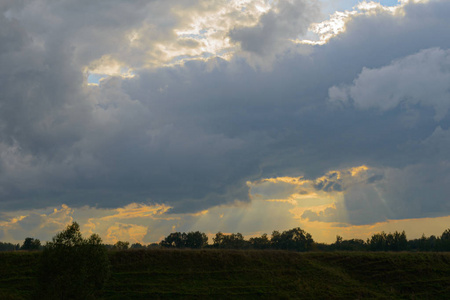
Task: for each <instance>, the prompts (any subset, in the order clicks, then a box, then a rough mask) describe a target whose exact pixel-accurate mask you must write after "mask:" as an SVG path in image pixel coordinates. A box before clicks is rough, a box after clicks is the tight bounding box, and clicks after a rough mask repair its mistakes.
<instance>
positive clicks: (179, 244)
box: [160, 232, 184, 248]
mask: <svg viewBox="0 0 450 300" xmlns="http://www.w3.org/2000/svg"><path fill="white" fill-rule="evenodd" d="M160 244H161V246H162V247H165V248H183V247H184V242H183V234H182V233H181V232H172V233H171V234H169V235H168V236H167V237H166V238H165V239H164V240H162V241H161V243H160Z"/></svg>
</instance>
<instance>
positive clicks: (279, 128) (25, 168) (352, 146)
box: [0, 1, 450, 223]
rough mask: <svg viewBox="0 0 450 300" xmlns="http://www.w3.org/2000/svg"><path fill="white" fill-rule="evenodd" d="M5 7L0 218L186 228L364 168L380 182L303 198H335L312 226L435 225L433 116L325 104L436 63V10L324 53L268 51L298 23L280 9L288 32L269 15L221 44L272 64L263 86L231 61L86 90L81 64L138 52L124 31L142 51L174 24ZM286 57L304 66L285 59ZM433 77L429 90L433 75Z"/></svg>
mask: <svg viewBox="0 0 450 300" xmlns="http://www.w3.org/2000/svg"><path fill="white" fill-rule="evenodd" d="M16 3H18V2H15V1H14V2H9V5H8V4H7V5H6V6H0V9H3V13H1V14H0V24H1V25H2V26H0V28H1V30H0V39H1V43H0V45H1V46H0V77H1V79H2V80H1V81H0V88H1V91H2V93H1V96H0V102H1V104H0V116H1V120H0V129H1V130H0V197H1V202H0V207H1V209H5V210H6V209H9V210H12V209H18V208H24V207H26V208H36V207H45V206H51V205H56V204H59V203H66V204H68V205H69V206H71V207H73V206H81V205H93V206H94V205H98V206H99V207H119V206H123V205H125V204H127V203H130V202H147V201H150V202H159V203H160V202H164V203H167V204H169V205H171V206H173V207H174V211H177V212H196V211H199V210H202V209H206V208H209V207H211V206H214V205H219V204H223V203H231V202H233V201H235V200H240V201H249V199H248V187H247V185H246V181H248V180H257V179H261V178H265V177H276V176H299V175H305V176H306V177H307V178H316V177H320V176H322V175H323V174H325V173H326V172H328V171H329V170H336V169H342V168H347V167H354V166H359V165H363V164H366V165H369V166H371V167H374V168H377V169H378V170H381V171H380V172H379V174H374V176H375V177H371V178H372V179H370V178H368V179H367V178H366V181H362V183H361V184H360V185H358V186H355V187H353V188H352V189H351V190H349V189H348V188H346V187H345V186H344V185H342V183H339V182H333V181H332V180H331V179H330V182H328V183H325V182H324V183H323V186H321V187H319V186H318V187H317V188H319V189H322V190H325V191H329V192H332V191H334V192H339V191H345V192H346V193H348V194H346V196H345V202H344V203H343V204H342V207H337V208H336V209H337V210H339V209H341V211H337V212H336V213H334V214H332V213H331V212H327V213H326V214H327V215H329V216H330V217H329V218H328V219H327V220H330V221H332V220H339V221H341V220H342V218H341V217H339V216H341V215H343V214H342V212H343V211H344V210H348V212H349V213H348V215H349V216H350V217H348V219H347V220H348V221H349V222H351V223H362V222H375V221H378V220H383V219H386V218H407V217H420V216H425V215H426V216H429V215H447V214H448V213H449V212H450V208H449V207H448V205H447V204H446V203H447V199H446V197H445V195H448V193H447V192H448V191H447V186H450V185H448V184H447V183H448V178H449V177H448V171H449V170H450V168H448V166H447V164H446V161H447V160H448V154H447V152H446V151H445V149H448V148H446V147H447V146H448V144H449V143H448V141H449V139H448V132H447V130H448V127H449V125H450V123H449V121H450V117H449V116H448V114H447V113H444V114H443V115H442V116H440V117H439V118H438V119H436V118H435V111H434V109H433V106H429V105H421V103H423V102H421V101H415V102H412V103H408V102H407V101H406V102H404V101H403V102H402V101H400V102H398V104H397V105H395V106H392V107H389V109H384V110H379V109H375V108H374V107H372V108H368V109H361V107H359V106H358V105H357V104H356V102H357V101H353V100H352V101H347V102H345V101H344V102H339V101H330V95H329V90H330V88H332V87H335V88H334V90H335V91H338V92H340V94H339V93H337V94H338V95H341V96H342V95H344V96H345V95H346V91H347V90H348V88H349V87H352V86H358V80H360V79H361V78H363V76H364V75H363V74H365V72H367V70H369V69H373V70H383V69H382V68H383V67H387V66H396V65H395V64H396V63H395V62H396V61H401V59H403V58H405V57H407V56H410V55H417V53H427V52H426V51H441V52H445V53H446V51H448V50H446V49H448V48H449V46H450V36H449V35H450V32H449V31H448V28H449V27H450V21H449V19H448V17H447V16H448V13H449V12H450V4H449V3H446V2H431V3H428V4H411V5H409V6H407V7H406V8H405V10H406V14H405V16H392V15H390V14H387V13H386V14H384V13H380V14H377V15H367V16H358V17H355V18H354V19H353V20H352V21H351V22H350V23H349V24H348V26H347V31H346V32H345V33H343V34H341V35H340V36H338V37H336V38H335V39H332V40H331V41H330V42H329V43H328V44H326V45H324V46H316V47H310V46H303V45H302V46H293V45H291V46H289V47H290V48H289V47H287V46H283V47H282V48H278V47H274V48H271V47H272V46H273V43H275V42H277V41H278V39H281V38H283V39H284V38H286V37H291V35H292V34H293V32H296V34H297V33H302V32H304V30H305V26H307V25H308V23H309V22H310V20H309V19H308V18H306V17H304V16H303V15H302V14H301V12H300V11H297V12H298V14H297V13H295V14H294V12H296V10H289V9H288V8H281V9H280V13H279V14H281V13H288V12H289V14H288V15H289V16H288V17H286V18H287V19H289V20H290V19H292V18H294V19H295V18H298V22H297V23H295V24H296V28H292V27H289V28H287V27H286V26H287V25H286V24H285V25H286V26H284V25H283V26H281V25H280V24H281V23H279V22H281V21H282V20H281V19H283V18H284V17H280V15H277V16H275V15H274V16H272V17H270V18H269V16H268V15H270V14H271V13H269V14H268V15H265V16H263V17H262V18H261V20H260V22H259V23H258V24H257V25H256V27H255V28H251V27H247V28H237V29H234V30H233V31H232V32H231V33H230V36H231V37H232V38H233V39H234V40H236V41H239V42H240V44H241V47H242V48H243V50H245V51H247V52H248V51H253V52H256V53H259V52H261V51H265V50H264V49H269V48H270V49H271V51H273V53H276V54H277V55H276V57H277V59H276V60H274V62H273V65H272V69H271V70H270V71H265V72H259V71H257V70H256V69H255V68H252V67H251V66H249V64H248V63H247V62H246V60H245V58H244V57H246V56H245V55H244V56H240V54H237V55H236V56H235V57H234V58H233V59H232V60H231V61H224V60H221V59H219V58H217V59H211V60H209V61H207V62H203V61H191V62H187V63H185V64H184V65H183V66H173V67H164V68H163V67H161V68H156V69H152V70H146V69H136V71H135V74H136V76H135V77H134V78H128V79H123V78H119V77H112V78H108V79H106V80H104V81H102V82H101V84H100V86H98V87H88V86H87V85H86V81H85V78H84V76H85V74H84V73H83V71H84V68H85V67H86V65H87V64H89V63H90V62H91V61H92V60H94V59H99V58H101V56H102V55H105V54H108V53H116V58H117V59H122V60H123V61H126V62H127V63H128V64H129V65H130V66H136V65H139V61H141V62H142V61H143V57H144V54H145V53H146V52H145V51H144V50H143V48H136V49H135V48H133V49H131V48H130V49H128V50H126V51H125V50H124V51H122V50H123V47H125V48H126V46H125V44H121V43H122V41H125V40H126V37H127V34H128V33H129V31H130V30H132V29H133V28H140V26H144V27H145V26H146V28H147V27H148V28H151V27H152V26H150V25H149V24H153V25H154V24H156V25H154V27H155V28H159V29H160V30H156V31H151V30H150V29H149V31H148V32H149V33H151V34H152V35H151V36H153V37H154V39H155V41H156V42H155V43H157V42H158V39H164V38H165V37H163V36H161V35H159V33H160V32H163V33H164V32H166V33H167V35H168V36H170V35H173V34H174V33H173V28H174V26H175V24H177V22H180V19H179V16H174V15H172V14H171V12H170V9H169V8H170V6H169V4H166V3H167V1H166V2H163V4H161V2H158V1H154V2H150V3H148V4H147V1H138V2H133V4H124V3H125V2H122V1H114V5H113V4H110V2H107V3H106V2H105V3H103V2H102V3H97V2H96V4H94V3H91V2H86V3H85V4H84V5H79V2H75V1H65V2H61V3H53V2H45V1H37V2H33V3H41V4H42V5H41V6H39V5H37V4H32V2H27V1H24V2H21V3H22V4H20V5H19V4H16ZM75 3H77V5H75ZM193 3H194V2H193ZM295 3H296V4H298V6H295V7H300V8H301V7H302V5H303V4H302V3H306V2H298V1H297V2H295ZM157 4H159V5H157ZM194 4H195V3H194ZM194 4H192V5H194ZM280 5H281V4H280ZM283 5H284V4H283ZM285 5H288V4H285ZM13 6H15V7H13ZM75 8H76V9H75ZM74 9H75V11H74ZM47 10H48V11H47ZM307 11H308V10H307ZM309 11H310V10H309ZM33 12H41V13H42V17H39V18H38V17H31V16H32V15H33ZM44 12H45V13H44ZM146 12H149V13H150V12H152V13H151V15H152V16H154V17H155V20H156V21H152V18H151V17H148V16H146ZM444 12H447V13H444ZM122 13H123V14H122ZM164 14H166V15H167V16H168V17H167V19H165V20H166V21H167V22H164V18H163V17H162V16H163V15H164ZM291 14H293V15H291ZM275 17H276V18H279V19H273V18H275ZM280 18H281V19H280ZM272 21H273V22H272ZM151 22H153V23H151ZM282 24H284V23H282ZM267 26H270V28H271V29H270V30H269V29H267ZM297 27H298V28H297ZM261 30H262V31H261ZM271 30H272V31H271ZM264 32H272V33H273V34H269V35H268V38H270V39H269V40H261V39H259V38H258V37H259V36H261V34H263V33H264ZM288 33H289V34H288ZM264 34H265V33H264ZM295 37H296V36H292V38H295ZM150 40H151V39H150V38H149V41H148V42H149V43H150V44H149V47H150V48H151V47H154V44H151V41H150ZM251 41H257V42H255V43H253V42H251ZM249 43H251V45H250V44H249ZM260 43H262V44H260ZM263 44H264V45H263ZM121 47H122V48H121ZM267 47H268V48H267ZM299 47H306V48H308V49H309V50H311V51H312V52H311V54H309V55H300V54H295V53H297V50H299V49H298V48H299ZM119 48H120V51H119V50H118V49H119ZM263 48H264V49H263ZM432 48H433V49H435V50H424V49H432ZM152 49H153V48H152ZM291 50H292V51H291ZM421 50H424V51H425V52H421ZM133 54H135V55H133ZM127 55H128V56H127ZM436 57H437V58H436V59H438V60H439V56H436ZM441 57H445V56H441ZM425 63H426V64H427V61H425ZM437 63H439V61H437ZM444 65H445V64H444ZM419 66H420V65H419ZM364 68H366V69H364ZM420 70H421V69H420V68H418V69H417V71H418V72H420ZM430 70H431V71H430V72H432V69H430ZM436 72H437V73H435V74H437V77H436V78H441V77H440V76H441V75H440V74H441V73H439V72H444V74H447V73H448V72H447V71H445V70H444V71H442V70H436ZM446 72H447V73H446ZM361 74H362V75H361ZM358 76H359V77H358ZM377 80H378V79H377V77H376V76H374V79H373V82H371V83H373V84H374V85H375V86H376V84H377V82H378V81H377ZM401 86H402V85H401ZM330 91H331V90H330ZM439 91H441V90H439ZM442 91H443V92H445V90H442ZM334 95H335V94H334ZM333 97H334V96H333ZM333 97H331V98H333ZM351 97H353V96H351V95H350V96H348V98H349V99H350V98H351ZM373 97H375V98H374V99H375V100H374V101H375V102H376V95H373ZM421 97H425V95H421ZM442 99H443V100H442V101H444V102H445V98H442ZM331 100H336V99H334V98H333V99H331ZM424 101H425V100H424ZM405 104H407V109H405V106H404V105H405ZM436 166H440V167H439V168H436ZM418 173H419V174H420V176H418V175H417V174H418ZM377 176H378V177H377ZM388 178H389V181H388ZM422 182H425V184H422ZM427 182H428V184H427ZM330 184H331V185H330ZM426 195H433V197H432V200H430V199H429V197H426ZM361 212H364V213H361ZM308 217H309V218H313V216H311V214H310V215H309V216H308ZM321 217H322V218H323V217H324V216H321ZM316 219H318V217H317V218H316Z"/></svg>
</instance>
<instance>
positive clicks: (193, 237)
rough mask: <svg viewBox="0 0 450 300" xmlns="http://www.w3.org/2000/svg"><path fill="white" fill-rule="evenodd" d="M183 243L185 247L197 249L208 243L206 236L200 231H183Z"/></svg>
mask: <svg viewBox="0 0 450 300" xmlns="http://www.w3.org/2000/svg"><path fill="white" fill-rule="evenodd" d="M183 240H184V245H185V247H187V248H193V249H199V248H203V247H204V246H206V245H207V244H208V237H207V236H206V234H204V233H203V232H200V231H195V232H188V233H183Z"/></svg>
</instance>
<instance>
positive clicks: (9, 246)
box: [0, 242, 20, 251]
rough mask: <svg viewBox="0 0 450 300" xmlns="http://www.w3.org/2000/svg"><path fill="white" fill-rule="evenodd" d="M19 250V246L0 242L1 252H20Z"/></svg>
mask: <svg viewBox="0 0 450 300" xmlns="http://www.w3.org/2000/svg"><path fill="white" fill-rule="evenodd" d="M19 249H20V245H19V244H11V243H3V242H0V251H14V250H19Z"/></svg>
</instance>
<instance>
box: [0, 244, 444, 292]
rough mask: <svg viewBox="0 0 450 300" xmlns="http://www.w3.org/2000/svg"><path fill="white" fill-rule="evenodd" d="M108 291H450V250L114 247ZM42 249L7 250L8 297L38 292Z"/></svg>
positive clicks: (2, 261) (1, 276) (2, 277)
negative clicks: (346, 250)
mask: <svg viewBox="0 0 450 300" xmlns="http://www.w3.org/2000/svg"><path fill="white" fill-rule="evenodd" d="M109 255H110V260H111V264H112V276H111V278H110V280H109V282H108V284H107V286H106V288H105V289H104V291H103V292H102V294H101V297H100V298H101V299H203V298H211V299H230V298H236V299H243V298H244V299H261V298H262V299H448V297H449V295H450V253H406V252H405V253H385V252H382V253H381V252H378V253H374V252H330V253H322V252H310V253H297V252H286V251H272V250H270V251H256V250H252V251H244V250H129V251H117V252H110V253H109ZM38 260H39V253H38V252H34V253H33V252H31V253H27V252H15V253H11V252H10V253H0V299H32V298H33V294H34V291H35V289H36V287H37V284H36V282H37V281H36V270H37V265H38Z"/></svg>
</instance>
